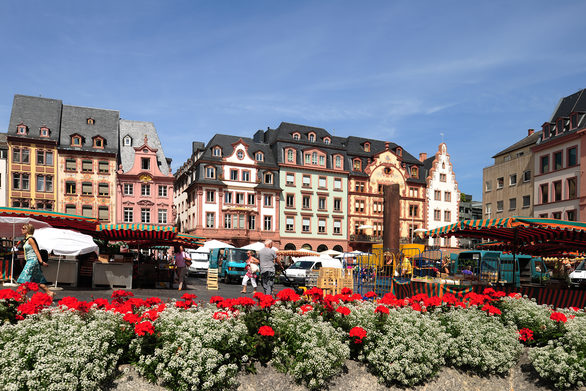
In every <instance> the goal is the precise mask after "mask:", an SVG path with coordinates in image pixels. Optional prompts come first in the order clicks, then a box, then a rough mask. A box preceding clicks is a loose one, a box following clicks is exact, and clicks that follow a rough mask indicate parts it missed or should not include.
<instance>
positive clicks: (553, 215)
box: [551, 212, 562, 220]
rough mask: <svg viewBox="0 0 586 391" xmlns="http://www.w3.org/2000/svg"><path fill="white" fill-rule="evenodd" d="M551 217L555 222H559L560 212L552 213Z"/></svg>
mask: <svg viewBox="0 0 586 391" xmlns="http://www.w3.org/2000/svg"><path fill="white" fill-rule="evenodd" d="M551 217H552V218H553V219H556V220H561V219H562V212H553V213H552V214H551Z"/></svg>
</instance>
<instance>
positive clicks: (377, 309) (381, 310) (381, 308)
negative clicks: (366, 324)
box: [374, 305, 389, 314]
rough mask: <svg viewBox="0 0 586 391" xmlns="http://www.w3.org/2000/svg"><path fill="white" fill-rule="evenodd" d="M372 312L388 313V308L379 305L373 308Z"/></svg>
mask: <svg viewBox="0 0 586 391" xmlns="http://www.w3.org/2000/svg"><path fill="white" fill-rule="evenodd" d="M374 313H375V314H388V313H389V309H388V308H387V307H385V306H384V305H379V306H378V307H376V309H375V310H374Z"/></svg>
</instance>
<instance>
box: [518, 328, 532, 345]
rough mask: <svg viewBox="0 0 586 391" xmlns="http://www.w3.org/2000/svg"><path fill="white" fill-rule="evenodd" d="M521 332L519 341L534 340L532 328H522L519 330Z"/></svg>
mask: <svg viewBox="0 0 586 391" xmlns="http://www.w3.org/2000/svg"><path fill="white" fill-rule="evenodd" d="M518 333H519V341H523V342H528V341H533V331H532V330H531V329H527V328H524V329H521V330H519V331H518Z"/></svg>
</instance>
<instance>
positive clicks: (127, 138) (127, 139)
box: [122, 136, 132, 147]
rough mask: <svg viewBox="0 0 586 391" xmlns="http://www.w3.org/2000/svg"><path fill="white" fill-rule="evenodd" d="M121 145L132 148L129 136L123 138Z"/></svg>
mask: <svg viewBox="0 0 586 391" xmlns="http://www.w3.org/2000/svg"><path fill="white" fill-rule="evenodd" d="M122 144H123V145H124V146H125V147H131V146H132V137H130V136H125V137H124V139H123V141H122Z"/></svg>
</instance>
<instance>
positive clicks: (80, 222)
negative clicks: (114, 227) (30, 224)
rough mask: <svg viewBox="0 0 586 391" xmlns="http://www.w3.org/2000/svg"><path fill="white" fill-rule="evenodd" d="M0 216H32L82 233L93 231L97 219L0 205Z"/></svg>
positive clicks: (53, 225) (54, 225) (52, 224)
mask: <svg viewBox="0 0 586 391" xmlns="http://www.w3.org/2000/svg"><path fill="white" fill-rule="evenodd" d="M0 216H2V217H28V218H33V219H35V220H38V221H43V222H45V223H48V224H50V225H51V226H52V227H55V228H68V229H74V230H76V231H80V232H84V233H92V232H94V231H95V230H96V226H97V225H98V219H96V218H91V217H85V216H79V215H72V214H67V213H58V212H52V211H47V210H36V209H25V208H9V207H0Z"/></svg>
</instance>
